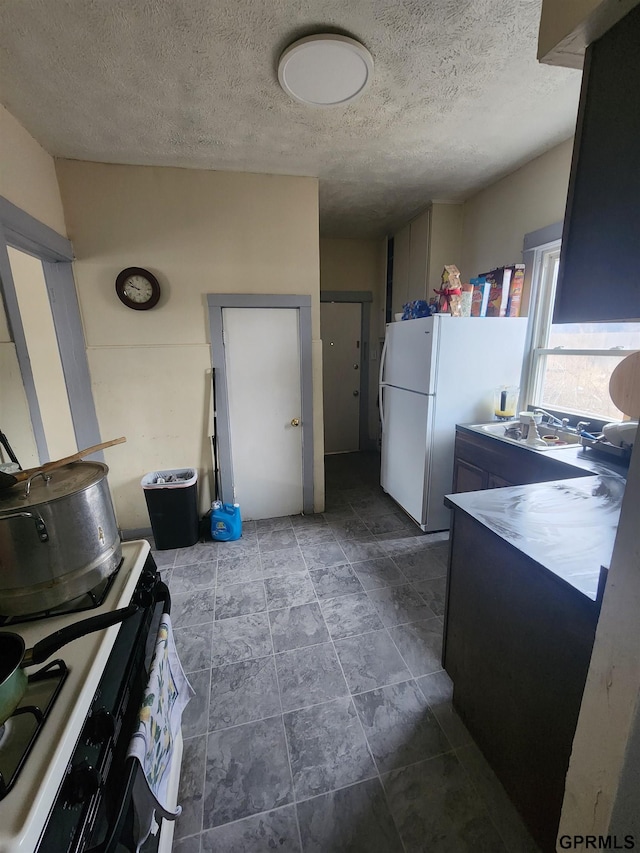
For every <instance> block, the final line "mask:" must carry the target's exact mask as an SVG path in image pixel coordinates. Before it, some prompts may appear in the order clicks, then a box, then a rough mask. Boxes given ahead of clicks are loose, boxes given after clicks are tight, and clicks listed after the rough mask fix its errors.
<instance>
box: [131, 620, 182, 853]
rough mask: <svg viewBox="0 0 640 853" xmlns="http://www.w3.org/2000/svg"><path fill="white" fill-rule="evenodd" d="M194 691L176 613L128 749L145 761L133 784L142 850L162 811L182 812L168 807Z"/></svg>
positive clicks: (169, 815) (164, 631)
mask: <svg viewBox="0 0 640 853" xmlns="http://www.w3.org/2000/svg"><path fill="white" fill-rule="evenodd" d="M194 695H195V691H194V690H193V688H192V687H191V685H190V684H189V682H188V681H187V678H186V676H185V674H184V672H183V669H182V665H181V663H180V659H179V658H178V653H177V651H176V646H175V642H174V638H173V631H172V629H171V617H170V616H169V614H168V613H163V614H162V618H161V619H160V627H159V629H158V636H157V639H156V646H155V651H154V653H153V657H152V659H151V668H150V671H149V682H148V684H147V688H146V690H145V694H144V700H143V702H142V706H141V708H140V713H139V715H138V725H137V728H136V730H135V731H134V733H133V737H132V738H131V743H130V744H129V749H128V751H127V757H129V756H132V757H133V758H134V759H136V761H138V762H139V763H140V767H139V768H138V772H137V773H136V777H135V781H134V786H133V807H134V841H135V843H136V851H138V850H139V849H140V847H141V845H142V844H144V842H145V841H146V840H147V838H148V837H149V835H150V834H151V833H152V832H153V833H154V835H155V833H156V832H157V831H158V823H157V821H156V815H157V816H158V817H159V818H163V817H164V818H166V819H167V820H175V819H176V818H177V817H178V815H179V814H180V812H181V811H182V809H181V807H180V806H177V808H176V810H175V811H173V810H171V809H169V808H167V787H168V783H169V777H170V775H171V774H170V768H171V761H172V758H173V748H174V744H175V740H176V737H177V736H178V734H179V732H180V723H181V719H182V712H183V711H184V709H185V707H186V705H187V703H188V702H189V700H190V699H191V697H192V696H194Z"/></svg>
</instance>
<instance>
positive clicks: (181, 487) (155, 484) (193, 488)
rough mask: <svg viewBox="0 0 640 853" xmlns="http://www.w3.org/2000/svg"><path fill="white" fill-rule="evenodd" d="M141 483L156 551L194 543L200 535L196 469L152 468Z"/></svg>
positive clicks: (183, 546)
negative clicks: (167, 469) (158, 469)
mask: <svg viewBox="0 0 640 853" xmlns="http://www.w3.org/2000/svg"><path fill="white" fill-rule="evenodd" d="M141 483H142V488H143V490H144V497H145V500H146V502H147V510H148V511H149V520H150V521H151V529H152V530H153V538H154V541H155V546H156V548H157V550H158V551H166V550H168V549H169V548H186V547H188V546H189V545H195V544H196V542H197V541H198V540H199V538H200V520H199V517H198V472H197V471H195V470H194V469H193V468H176V469H173V470H170V471H151V472H149V473H148V474H145V475H144V477H143V478H142V481H141Z"/></svg>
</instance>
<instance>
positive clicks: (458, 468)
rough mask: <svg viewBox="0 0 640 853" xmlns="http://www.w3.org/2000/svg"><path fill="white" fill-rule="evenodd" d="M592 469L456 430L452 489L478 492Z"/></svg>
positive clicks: (582, 474) (582, 473)
mask: <svg viewBox="0 0 640 853" xmlns="http://www.w3.org/2000/svg"><path fill="white" fill-rule="evenodd" d="M591 473H592V472H591V471H587V470H584V469H582V468H577V467H575V466H573V465H570V464H567V463H565V462H561V461H558V460H557V459H552V458H550V457H548V456H546V455H545V454H544V453H534V452H533V451H531V450H528V449H526V448H523V447H516V446H515V445H510V444H506V443H505V442H504V441H498V440H496V439H495V438H492V437H491V436H488V435H481V434H479V433H477V432H466V431H464V430H463V429H460V428H458V429H457V430H456V441H455V452H454V463H453V491H454V493H460V492H479V491H481V490H483V489H500V488H504V487H505V486H523V485H526V484H528V483H546V482H549V481H550V480H564V479H566V478H568V477H588V476H591Z"/></svg>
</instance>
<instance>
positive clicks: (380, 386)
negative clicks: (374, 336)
mask: <svg viewBox="0 0 640 853" xmlns="http://www.w3.org/2000/svg"><path fill="white" fill-rule="evenodd" d="M387 340H388V338H386V337H385V339H384V343H383V345H382V353H381V355H380V377H379V379H378V403H379V408H380V425H381V426H382V429H383V430H384V403H383V397H382V389H383V387H384V386H383V384H382V380H383V374H384V363H385V360H386V357H387Z"/></svg>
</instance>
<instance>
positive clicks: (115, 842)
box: [86, 758, 138, 853]
mask: <svg viewBox="0 0 640 853" xmlns="http://www.w3.org/2000/svg"><path fill="white" fill-rule="evenodd" d="M137 769H138V768H137V766H136V759H135V758H127V762H126V764H125V771H126V780H125V783H124V787H123V789H122V794H121V796H120V802H119V803H118V808H117V810H116V817H115V820H114V821H113V822H112V823H111V827H110V832H109V834H108V835H107V837H106V838H105V840H104V841H103V842H102V844H97V845H96V846H95V847H91V848H90V849H89V850H87V851H86V853H116V850H117V849H118V846H119V845H121V844H122V840H121V836H122V829H123V827H124V821H125V817H126V814H127V810H128V808H129V805H130V804H131V797H132V796H133V783H134V781H135V778H136V771H137Z"/></svg>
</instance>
